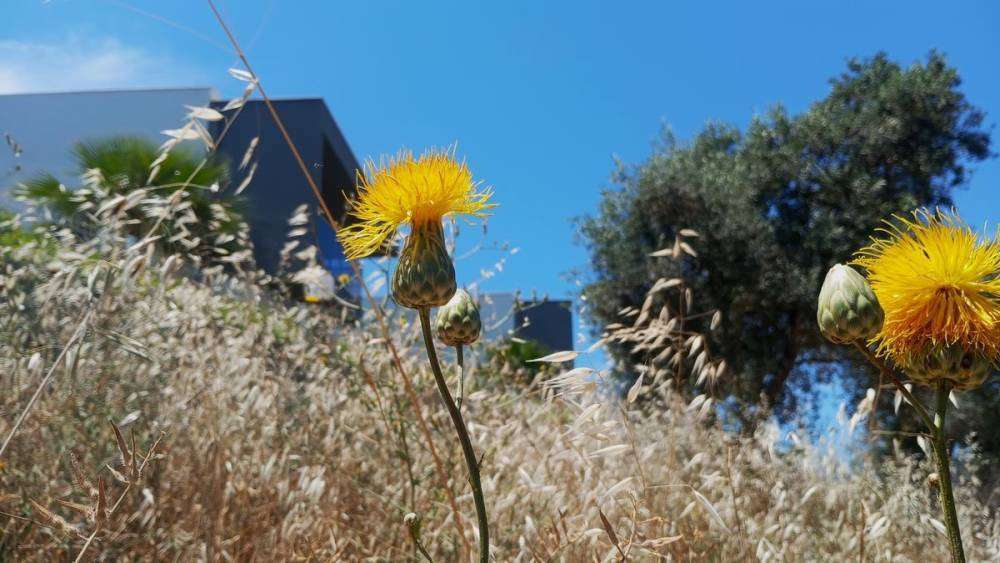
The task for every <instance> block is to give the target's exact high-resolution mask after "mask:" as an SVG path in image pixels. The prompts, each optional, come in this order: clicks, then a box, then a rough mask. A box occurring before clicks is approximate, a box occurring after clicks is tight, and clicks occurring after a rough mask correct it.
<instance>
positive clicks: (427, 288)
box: [392, 221, 456, 309]
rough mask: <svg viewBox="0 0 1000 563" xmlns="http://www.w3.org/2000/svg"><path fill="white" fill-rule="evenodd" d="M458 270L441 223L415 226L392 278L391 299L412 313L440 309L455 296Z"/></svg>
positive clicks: (407, 238) (407, 239)
mask: <svg viewBox="0 0 1000 563" xmlns="http://www.w3.org/2000/svg"><path fill="white" fill-rule="evenodd" d="M455 287H456V283H455V266H454V265H453V264H452V262H451V257H450V256H448V251H447V249H445V246H444V231H443V230H442V229H441V223H440V222H437V221H435V222H429V223H424V224H421V225H414V226H413V232H411V233H410V236H408V237H406V244H405V245H404V246H403V251H402V253H401V254H400V256H399V263H398V264H397V265H396V271H395V272H394V273H393V276H392V298H393V299H395V300H396V303H398V304H400V305H402V306H403V307H408V308H410V309H423V308H429V307H440V306H441V305H444V304H445V303H447V302H448V300H449V299H451V296H452V295H454V293H455Z"/></svg>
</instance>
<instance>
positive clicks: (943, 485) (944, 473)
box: [932, 381, 965, 563]
mask: <svg viewBox="0 0 1000 563" xmlns="http://www.w3.org/2000/svg"><path fill="white" fill-rule="evenodd" d="M949 391H950V389H949V385H948V382H947V381H941V382H939V383H938V387H937V397H936V398H937V415H938V424H937V426H936V427H935V428H933V429H932V432H933V436H934V453H935V455H934V457H935V460H936V461H937V473H938V483H939V492H940V499H941V500H940V502H941V512H943V513H944V525H945V528H947V529H948V544H949V547H950V548H951V560H952V562H953V563H965V551H964V549H963V548H962V530H961V529H960V528H959V527H958V512H957V511H956V510H955V494H954V493H953V492H952V489H951V467H950V464H949V460H948V457H949V455H948V440H947V439H946V438H945V434H944V417H945V413H946V412H947V410H948V394H949Z"/></svg>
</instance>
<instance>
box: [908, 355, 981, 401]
mask: <svg viewBox="0 0 1000 563" xmlns="http://www.w3.org/2000/svg"><path fill="white" fill-rule="evenodd" d="M903 368H904V370H905V371H906V373H907V374H908V375H909V376H910V378H911V379H913V381H915V382H917V383H919V384H921V385H926V386H928V387H934V386H935V385H936V384H937V383H938V382H939V381H941V380H948V381H950V382H951V384H952V387H954V388H955V389H962V390H964V389H974V388H976V387H979V386H980V385H982V384H983V382H984V381H986V378H987V377H988V376H989V375H990V371H991V368H992V366H991V365H990V360H989V359H988V358H986V357H985V356H983V355H982V354H977V353H976V352H974V351H972V352H970V351H967V350H964V349H963V348H962V347H961V346H959V345H957V344H950V345H942V346H935V347H933V348H931V349H930V350H928V351H927V352H925V353H923V354H918V355H916V356H914V357H913V358H911V359H910V360H909V361H908V362H907V363H906V364H905V365H904V366H903Z"/></svg>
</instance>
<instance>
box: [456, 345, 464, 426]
mask: <svg viewBox="0 0 1000 563" xmlns="http://www.w3.org/2000/svg"><path fill="white" fill-rule="evenodd" d="M462 348H464V347H463V346H462V345H461V344H459V345H458V346H455V363H456V364H458V410H459V411H461V410H462V401H464V400H465V354H464V351H463V349H462Z"/></svg>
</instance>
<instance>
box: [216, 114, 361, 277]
mask: <svg viewBox="0 0 1000 563" xmlns="http://www.w3.org/2000/svg"><path fill="white" fill-rule="evenodd" d="M272 103H273V104H274V106H275V109H276V111H277V112H278V115H279V116H280V117H281V121H282V122H283V123H284V125H285V128H286V130H287V131H288V133H289V136H290V137H291V138H292V141H293V142H294V143H295V147H296V149H297V150H298V152H299V154H300V155H301V156H302V159H303V160H304V161H305V164H306V167H307V168H308V169H309V173H310V174H311V175H312V178H313V180H314V181H315V182H316V185H317V186H318V187H319V188H320V191H321V192H322V196H323V199H324V201H325V203H326V205H327V206H328V207H329V209H330V211H332V212H333V214H334V216H335V217H336V218H337V220H338V221H341V222H343V221H344V220H345V219H346V213H345V211H346V203H347V202H346V198H350V197H353V195H354V192H355V185H356V178H357V173H358V170H359V165H358V161H357V159H356V158H355V157H354V153H353V152H351V148H350V146H348V144H347V141H346V139H345V138H344V135H343V134H342V133H341V132H340V128H339V127H338V126H337V123H336V121H335V120H334V119H333V116H332V115H331V114H330V111H329V109H327V107H326V103H324V102H323V100H322V99H320V98H304V99H288V100H273V101H272ZM211 105H212V107H214V108H215V109H218V110H222V108H223V107H224V106H225V102H224V101H214V102H212V104H211ZM237 111H238V112H239V114H238V115H236V113H237ZM225 113H226V114H227V115H226V117H227V118H232V117H234V116H235V119H233V120H232V122H231V123H230V124H229V126H228V127H229V129H228V130H227V131H226V133H225V136H222V128H223V127H225V126H226V125H225V123H226V121H229V119H227V120H226V121H217V122H215V123H214V126H215V130H213V131H212V136H213V137H214V138H215V139H219V138H220V137H222V138H221V140H219V141H218V152H219V154H221V155H224V156H225V157H226V158H227V159H228V160H229V162H230V163H231V166H232V167H233V168H234V178H236V179H237V181H238V178H239V177H240V175H238V174H235V168H236V167H237V166H239V164H240V161H241V160H242V159H243V155H244V154H245V152H246V150H247V147H248V146H249V145H250V143H251V142H252V141H253V139H254V138H257V139H258V141H257V147H256V149H255V159H256V161H257V169H256V171H255V172H254V175H253V179H252V180H251V182H250V184H249V185H248V186H247V187H246V189H245V191H244V192H243V195H244V198H243V199H244V202H243V205H244V209H245V216H246V220H247V222H248V223H249V225H250V238H251V240H252V241H253V245H254V253H255V258H256V260H257V263H258V264H259V265H260V266H261V267H262V268H263V269H264V270H266V271H269V272H274V271H275V270H276V269H277V267H278V265H279V261H280V254H281V249H282V247H283V246H284V244H285V242H286V240H287V234H288V231H289V226H288V220H289V218H291V216H292V213H293V212H294V210H295V209H296V208H297V207H299V206H300V205H303V204H306V205H308V207H309V210H310V218H311V221H310V223H309V225H307V228H308V229H309V231H310V233H312V235H313V236H314V238H315V244H316V246H317V248H318V249H319V255H318V258H319V262H320V263H321V264H322V265H323V266H324V267H325V268H326V269H327V270H328V271H329V272H330V273H331V274H332V276H333V277H334V278H336V277H337V276H339V275H340V274H345V273H346V274H349V273H351V268H350V265H349V264H348V262H347V260H345V258H344V253H343V250H342V249H341V247H340V244H339V243H338V242H337V239H336V236H335V235H334V232H333V229H332V228H331V227H330V226H329V225H328V224H327V222H326V221H325V220H323V218H322V215H321V210H320V207H319V204H318V203H317V201H316V198H315V196H314V194H313V192H312V190H311V189H310V187H309V183H308V182H307V181H306V179H305V178H304V177H303V175H302V170H301V169H300V168H299V165H298V163H297V162H296V160H295V157H294V155H293V154H292V151H291V149H289V147H288V144H287V142H286V141H285V138H284V137H283V136H282V134H281V131H280V130H279V129H278V126H277V125H276V124H275V122H274V119H273V117H272V116H271V113H270V111H269V110H268V108H267V106H266V104H265V103H264V102H263V101H262V100H249V101H247V102H246V104H245V105H244V107H243V108H242V109H240V110H236V109H233V110H229V111H227V112H225Z"/></svg>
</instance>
